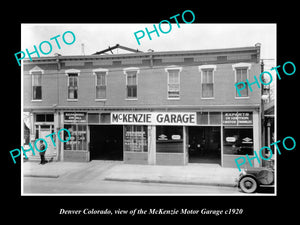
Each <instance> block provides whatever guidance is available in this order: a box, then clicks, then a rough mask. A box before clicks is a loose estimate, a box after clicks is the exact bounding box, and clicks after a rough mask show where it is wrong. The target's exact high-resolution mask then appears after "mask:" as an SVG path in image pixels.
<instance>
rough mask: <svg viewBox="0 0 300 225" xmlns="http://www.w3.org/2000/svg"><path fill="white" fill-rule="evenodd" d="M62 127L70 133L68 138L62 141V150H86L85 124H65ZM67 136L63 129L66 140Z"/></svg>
mask: <svg viewBox="0 0 300 225" xmlns="http://www.w3.org/2000/svg"><path fill="white" fill-rule="evenodd" d="M64 128H65V129H67V130H69V132H70V134H71V138H70V140H69V141H68V142H64V150H87V129H86V125H77V124H70V125H69V124H65V126H64ZM68 137H69V136H68V133H67V132H66V131H64V140H67V139H68ZM61 138H62V137H61Z"/></svg>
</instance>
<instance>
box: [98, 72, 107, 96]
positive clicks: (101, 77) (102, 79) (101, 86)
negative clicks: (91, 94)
mask: <svg viewBox="0 0 300 225" xmlns="http://www.w3.org/2000/svg"><path fill="white" fill-rule="evenodd" d="M96 99H106V72H96Z"/></svg>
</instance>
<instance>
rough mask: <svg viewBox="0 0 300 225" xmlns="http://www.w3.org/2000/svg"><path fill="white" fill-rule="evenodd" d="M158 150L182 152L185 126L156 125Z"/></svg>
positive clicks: (162, 151)
mask: <svg viewBox="0 0 300 225" xmlns="http://www.w3.org/2000/svg"><path fill="white" fill-rule="evenodd" d="M156 152H158V153H159V152H161V153H182V152H183V127H182V126H157V127H156Z"/></svg>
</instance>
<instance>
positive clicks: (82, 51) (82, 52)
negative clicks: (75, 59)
mask: <svg viewBox="0 0 300 225" xmlns="http://www.w3.org/2000/svg"><path fill="white" fill-rule="evenodd" d="M81 55H85V53H84V43H81Z"/></svg>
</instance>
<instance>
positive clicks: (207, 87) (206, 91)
mask: <svg viewBox="0 0 300 225" xmlns="http://www.w3.org/2000/svg"><path fill="white" fill-rule="evenodd" d="M215 70H216V66H215V65H202V66H199V71H200V72H201V86H202V88H201V89H202V93H201V98H214V71H215Z"/></svg>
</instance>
